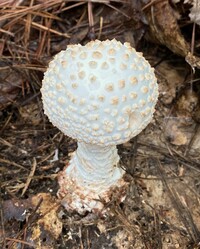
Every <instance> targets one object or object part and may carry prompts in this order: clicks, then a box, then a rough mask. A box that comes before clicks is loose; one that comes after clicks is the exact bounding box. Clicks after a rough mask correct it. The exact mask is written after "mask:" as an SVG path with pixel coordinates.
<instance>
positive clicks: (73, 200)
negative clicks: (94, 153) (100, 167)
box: [57, 165, 128, 215]
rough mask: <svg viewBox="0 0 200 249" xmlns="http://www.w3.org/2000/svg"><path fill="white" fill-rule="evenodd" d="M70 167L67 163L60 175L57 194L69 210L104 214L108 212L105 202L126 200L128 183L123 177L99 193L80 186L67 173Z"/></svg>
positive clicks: (82, 213)
mask: <svg viewBox="0 0 200 249" xmlns="http://www.w3.org/2000/svg"><path fill="white" fill-rule="evenodd" d="M68 167H70V165H67V166H66V167H65V168H64V170H63V171H62V172H60V173H59V175H58V183H59V185H60V189H59V191H58V193H57V194H58V197H59V199H61V204H62V205H63V206H64V207H65V209H66V210H68V211H69V212H72V211H75V212H77V213H79V214H81V215H84V214H85V213H86V212H92V213H95V214H97V215H104V214H106V208H105V204H107V203H109V201H111V200H112V199H114V200H115V201H116V202H118V203H121V202H123V201H124V199H125V197H126V192H127V187H128V183H127V182H126V181H125V180H124V178H123V177H122V178H120V179H118V180H117V181H116V182H115V184H113V185H112V186H111V187H110V188H108V189H104V191H101V192H100V193H98V192H95V191H93V190H91V189H87V188H85V187H84V186H80V185H79V183H78V182H77V181H76V180H74V179H72V178H71V177H70V175H67V174H66V169H67V168H68Z"/></svg>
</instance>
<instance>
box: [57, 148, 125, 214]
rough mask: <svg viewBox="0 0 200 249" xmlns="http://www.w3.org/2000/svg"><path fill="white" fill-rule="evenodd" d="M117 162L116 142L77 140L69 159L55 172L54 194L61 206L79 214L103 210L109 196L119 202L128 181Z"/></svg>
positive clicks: (123, 197) (123, 195) (103, 211)
mask: <svg viewBox="0 0 200 249" xmlns="http://www.w3.org/2000/svg"><path fill="white" fill-rule="evenodd" d="M118 162H119V156H118V154H117V149H116V146H109V147H101V146H94V145H90V144H85V143H78V149H77V151H75V152H74V155H73V156H72V159H71V161H70V162H69V164H68V165H67V166H66V167H65V168H64V170H63V171H62V172H60V173H59V176H58V183H59V185H60V189H59V191H58V197H59V198H60V199H61V203H62V204H63V206H64V207H65V208H66V209H67V210H68V211H76V212H78V213H79V214H85V213H86V212H93V213H98V214H100V213H101V214H104V213H105V212H106V210H105V207H104V204H105V203H108V202H109V201H110V200H111V199H112V198H114V199H115V201H117V202H119V203H120V202H122V201H123V200H124V199H125V196H126V189H127V186H128V184H127V182H126V181H125V180H124V178H123V176H124V173H125V172H124V171H123V170H122V169H121V168H119V167H118V166H117V165H118Z"/></svg>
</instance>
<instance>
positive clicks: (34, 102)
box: [0, 0, 200, 249]
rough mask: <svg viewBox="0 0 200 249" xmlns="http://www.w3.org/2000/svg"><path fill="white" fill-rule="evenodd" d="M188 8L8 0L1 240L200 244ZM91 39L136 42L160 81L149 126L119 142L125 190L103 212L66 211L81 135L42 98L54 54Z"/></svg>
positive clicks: (199, 109) (193, 30)
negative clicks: (64, 126)
mask: <svg viewBox="0 0 200 249" xmlns="http://www.w3.org/2000/svg"><path fill="white" fill-rule="evenodd" d="M143 2H146V4H143V5H142V3H143ZM172 2H173V1H172ZM177 2H178V1H177ZM190 7H191V6H187V5H186V6H185V5H183V3H180V4H179V3H178V4H177V5H175V4H173V5H169V3H168V1H163V2H162V1H153V2H151V1H150V2H148V1H132V2H130V1H124V2H123V1H111V2H110V1H93V2H90V1H74V2H71V1H64V0H59V1H55V0H54V1H39V0H38V1H34V0H33V1H23V0H21V1H20V0H18V1H11V0H10V1H3V2H2V3H0V53H1V56H0V246H1V248H3V249H5V248H9V249H12V248H20V249H29V248H30V249H31V248H36V249H39V248H41V249H46V248H49V249H50V248H58V249H62V248H63V249H64V248H65V249H66V248H69V249H109V248H110V249H111V248H112V249H131V248H134V249H175V248H180V249H186V248H188V249H195V248H196V249H198V248H200V125H199V124H200V73H199V72H200V71H199V68H200V63H199V61H200V59H199V57H198V55H200V50H199V48H200V46H199V45H200V29H199V26H197V25H194V23H191V21H190V20H189V17H188V13H189V8H190ZM183 8H184V11H183ZM152 12H153V13H154V14H152ZM178 12H179V18H177V15H178V14H177V13H178ZM183 13H184V16H183V17H181V16H182V15H183ZM152 15H153V17H152ZM152 20H153V21H152ZM163 20H165V21H163ZM166 20H167V21H166ZM93 38H98V39H100V40H104V39H113V38H116V39H118V40H120V41H121V42H125V41H128V42H130V43H131V45H132V46H134V47H136V49H137V50H138V51H141V52H143V54H144V57H145V58H146V59H147V60H148V61H149V62H150V64H151V65H152V66H153V67H154V68H155V73H156V76H157V79H158V84H159V100H158V103H157V105H156V111H155V115H154V118H153V120H152V122H151V123H150V124H149V125H148V127H147V128H146V129H145V130H144V131H143V132H142V133H141V134H140V135H138V136H137V137H136V138H133V139H132V140H131V141H129V142H127V143H125V144H122V145H119V146H118V152H119V155H120V159H121V160H120V165H121V167H123V168H124V169H125V171H126V176H127V180H128V182H129V188H128V190H127V195H126V199H125V200H124V202H123V203H121V204H117V203H116V202H115V198H114V197H113V201H111V202H110V203H108V204H107V213H106V216H104V217H96V216H94V215H92V214H86V215H84V216H80V215H78V214H77V213H68V212H67V211H66V210H65V209H64V208H63V207H62V205H61V203H60V200H58V198H57V191H58V187H59V186H58V183H57V175H58V172H59V171H61V170H62V169H63V168H64V166H65V165H66V163H67V162H68V161H69V159H70V156H71V154H72V153H73V152H74V151H75V150H76V148H77V143H76V141H75V140H73V139H71V138H69V137H67V136H65V135H63V133H61V132H60V131H59V130H58V129H57V128H55V127H53V125H52V124H51V123H50V122H49V121H48V119H47V117H46V116H45V115H44V113H43V109H42V102H41V95H40V88H41V82H42V78H43V73H44V72H45V70H46V67H47V65H48V62H49V61H50V60H51V58H52V56H53V55H55V54H56V53H58V52H59V51H60V50H62V49H66V47H67V45H68V44H74V43H79V42H80V43H82V44H85V43H86V42H88V41H90V40H91V39H93ZM190 48H191V49H190ZM194 51H195V54H194Z"/></svg>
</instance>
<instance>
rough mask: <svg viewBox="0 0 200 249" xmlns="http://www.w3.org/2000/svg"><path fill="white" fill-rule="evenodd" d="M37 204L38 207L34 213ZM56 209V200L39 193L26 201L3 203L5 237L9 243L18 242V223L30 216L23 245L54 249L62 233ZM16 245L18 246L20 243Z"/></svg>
mask: <svg viewBox="0 0 200 249" xmlns="http://www.w3.org/2000/svg"><path fill="white" fill-rule="evenodd" d="M40 200H42V201H41V202H40ZM38 203H39V204H40V205H39V207H38V209H37V210H36V213H34V209H36V207H37V206H38ZM58 208H59V204H58V203H57V201H56V198H55V197H52V196H51V195H50V194H47V193H40V194H38V195H35V196H33V197H31V198H28V199H26V200H14V199H12V200H8V201H5V202H4V203H3V205H2V210H3V217H4V229H5V236H6V237H8V238H11V239H10V241H11V242H12V241H15V239H19V240H20V238H18V237H17V235H18V234H19V229H20V223H19V221H25V220H26V219H27V218H28V216H29V217H30V214H31V215H32V218H31V219H30V220H32V223H31V221H28V222H29V223H28V230H27V232H26V237H25V239H24V241H25V243H29V244H31V245H33V247H34V248H36V249H44V248H48V249H54V248H55V247H54V245H55V243H56V240H57V239H58V237H59V235H60V234H61V232H62V222H61V221H60V220H59V218H58V216H57V210H58ZM34 217H35V219H34ZM28 220H29V219H28ZM21 231H23V229H22V230H21ZM0 234H1V229H0ZM16 241H17V240H16ZM8 243H9V242H8ZM17 244H18V246H19V244H20V243H17ZM15 245H16V243H14V244H13V246H15ZM12 248H14V247H12Z"/></svg>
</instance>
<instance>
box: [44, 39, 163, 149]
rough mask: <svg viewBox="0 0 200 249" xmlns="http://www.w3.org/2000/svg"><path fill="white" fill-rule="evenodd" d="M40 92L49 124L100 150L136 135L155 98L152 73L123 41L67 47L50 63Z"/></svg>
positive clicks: (152, 110) (142, 126) (151, 109)
mask: <svg viewBox="0 0 200 249" xmlns="http://www.w3.org/2000/svg"><path fill="white" fill-rule="evenodd" d="M41 92H42V100H43V105H44V111H45V114H46V115H47V116H48V117H49V120H50V121H51V122H52V123H53V125H55V126H56V127H58V128H59V129H60V130H61V131H62V132H63V133H64V134H66V135H68V136H70V137H72V138H75V139H77V140H78V141H83V142H86V143H92V144H96V145H104V146H108V145H116V144H120V143H124V142H126V141H128V140H130V139H131V138H132V137H134V136H136V135H137V134H139V133H140V132H141V131H142V130H143V129H144V128H145V127H146V126H147V125H148V124H149V123H150V121H151V119H152V115H153V113H154V107H155V104H156V102H157V98H158V86H157V80H156V77H155V74H154V69H153V68H152V67H151V66H150V64H149V63H148V62H147V61H146V60H145V58H144V57H143V56H142V54H141V53H138V52H136V51H135V49H134V48H132V47H131V46H130V44H129V43H124V44H122V43H121V42H119V41H117V40H115V39H114V40H106V41H99V40H95V41H91V42H89V43H87V44H86V45H85V46H82V45H80V44H77V45H69V46H68V47H67V49H66V50H65V51H61V52H60V53H58V54H57V55H56V56H55V57H54V59H53V60H52V61H51V62H50V64H49V67H48V69H47V71H46V72H45V74H44V79H43V84H42V88H41Z"/></svg>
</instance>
